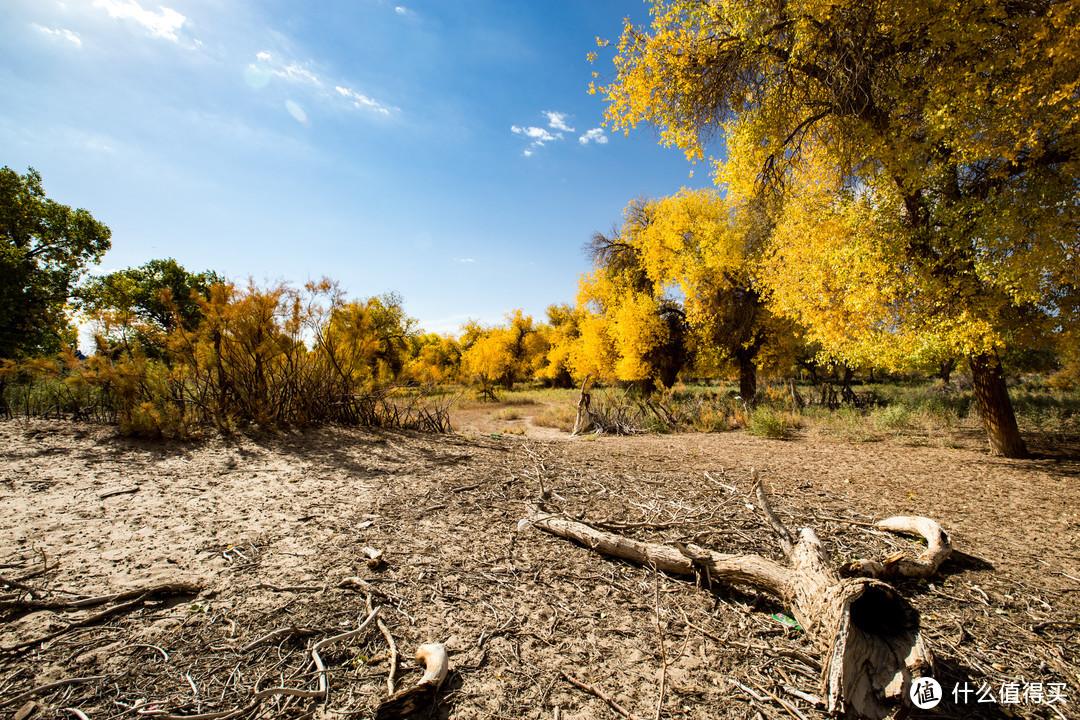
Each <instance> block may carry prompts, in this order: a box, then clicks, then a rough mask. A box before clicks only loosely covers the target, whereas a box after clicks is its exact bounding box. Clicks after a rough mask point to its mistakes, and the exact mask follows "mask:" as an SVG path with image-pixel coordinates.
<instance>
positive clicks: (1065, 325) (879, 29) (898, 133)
mask: <svg viewBox="0 0 1080 720" xmlns="http://www.w3.org/2000/svg"><path fill="white" fill-rule="evenodd" d="M652 5H653V8H652V13H653V20H652V27H651V28H650V29H648V30H641V29H638V28H635V27H632V26H629V25H628V26H627V27H626V29H625V31H624V33H623V36H622V41H621V44H620V46H619V54H618V56H617V58H616V60H615V62H616V71H617V77H616V79H615V80H614V81H613V82H612V83H611V84H610V85H608V86H607V87H606V88H604V92H605V93H606V95H607V98H608V102H609V105H608V117H609V119H610V120H612V121H613V122H614V124H615V125H616V126H619V127H622V128H625V129H629V128H630V127H632V126H634V125H636V124H638V123H640V122H648V123H652V124H654V125H656V126H658V127H659V129H660V132H661V135H662V139H663V140H664V141H666V142H668V143H670V144H674V145H678V146H679V147H680V148H682V149H683V150H684V151H685V152H686V153H687V154H688V155H689V156H691V157H695V158H700V157H703V156H704V148H705V146H706V144H707V143H708V142H709V140H710V138H712V137H715V136H717V135H719V134H723V136H724V139H725V144H726V151H727V159H726V160H725V162H724V163H722V164H718V168H717V169H718V171H719V179H720V180H722V181H724V182H725V183H727V185H728V191H729V192H731V193H734V194H736V195H740V196H743V197H753V196H754V195H755V193H757V192H758V191H760V190H762V189H764V188H767V189H770V190H772V191H774V192H775V193H777V194H778V195H780V194H782V196H783V201H784V211H783V212H784V216H783V217H779V218H778V225H777V230H776V234H775V238H774V240H773V242H774V243H775V247H776V253H777V254H776V256H775V259H776V260H777V262H775V263H774V264H773V269H774V272H772V273H771V274H770V276H769V278H768V281H769V284H770V285H771V286H772V287H773V289H774V290H775V291H776V292H777V294H778V295H779V296H780V297H778V299H777V302H778V305H780V306H783V307H785V308H786V312H787V313H788V314H789V315H790V316H791V317H793V318H795V319H796V320H798V321H799V322H800V323H801V324H803V325H804V326H805V327H806V328H807V333H808V339H809V340H810V341H812V342H813V341H818V342H821V343H822V345H823V346H824V348H825V349H826V351H828V352H830V353H832V354H833V355H834V356H836V357H837V358H838V359H841V360H845V361H848V362H849V364H852V365H861V364H872V365H879V366H884V367H888V366H890V365H896V364H899V363H900V362H901V361H902V360H904V358H903V357H902V356H903V355H904V354H905V352H906V353H908V354H910V355H911V360H912V361H913V362H925V361H927V360H931V359H933V358H942V357H948V356H949V355H951V354H956V355H960V356H963V357H966V358H967V360H968V365H969V367H970V369H971V373H972V377H973V381H974V386H975V395H976V398H977V401H978V406H979V410H980V414H981V416H982V418H983V423H984V426H985V429H986V431H987V435H988V438H989V441H990V448H991V452H993V453H994V454H1000V455H1005V456H1008V457H1023V456H1025V455H1026V454H1027V450H1026V447H1025V445H1024V442H1023V439H1022V438H1021V436H1020V434H1019V431H1018V429H1017V425H1016V419H1015V416H1014V414H1013V409H1012V405H1011V402H1010V400H1009V396H1008V393H1007V389H1006V386H1005V378H1004V373H1003V372H1002V366H1001V360H1000V357H1001V353H1002V351H1003V350H1004V349H1006V348H1008V347H1010V346H1011V345H1015V344H1017V343H1022V342H1024V339H1025V338H1031V337H1041V338H1042V341H1043V342H1048V343H1056V342H1058V341H1060V340H1065V339H1068V338H1072V339H1073V341H1075V338H1076V333H1075V330H1074V329H1073V326H1074V325H1075V323H1076V322H1077V319H1076V318H1075V317H1074V316H1071V315H1070V313H1069V312H1067V309H1068V308H1070V307H1074V306H1075V303H1076V300H1075V296H1076V294H1077V289H1078V287H1080V277H1078V272H1077V268H1078V267H1080V264H1078V263H1077V261H1076V258H1077V257H1080V231H1078V230H1080V222H1078V217H1077V210H1078V205H1080V202H1078V199H1080V193H1078V192H1077V187H1078V182H1080V113H1078V112H1077V110H1076V107H1077V106H1076V103H1077V98H1078V95H1080V30H1078V28H1080V5H1078V4H1077V3H1075V2H1053V1H1049V0H1032V1H1031V2H1021V3H1016V2H1011V0H971V1H970V2H963V3H957V2H944V1H942V0H930V1H929V2H925V1H923V2H915V1H914V0H892V1H883V2H871V3H866V2H862V1H861V0H829V1H828V2H825V1H823V0H802V1H800V2H761V3H746V2H739V1H737V0H715V1H713V0H710V1H706V0H653V3H652ZM1031 322H1035V323H1038V324H1039V326H1040V327H1038V328H1037V330H1038V332H1034V333H1033V332H1032V330H1033V328H1032V327H1031V326H1030V325H1029V323H1031ZM875 349H876V350H875ZM862 361H870V362H867V363H864V362H862Z"/></svg>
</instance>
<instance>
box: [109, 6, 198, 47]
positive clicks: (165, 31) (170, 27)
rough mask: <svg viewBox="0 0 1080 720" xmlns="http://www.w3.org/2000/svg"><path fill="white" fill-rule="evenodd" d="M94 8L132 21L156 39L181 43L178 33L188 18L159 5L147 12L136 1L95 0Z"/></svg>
mask: <svg viewBox="0 0 1080 720" xmlns="http://www.w3.org/2000/svg"><path fill="white" fill-rule="evenodd" d="M94 7H96V8H100V9H102V10H104V11H105V12H107V13H109V17H112V18H117V19H121V20H131V21H133V22H135V23H137V24H138V25H141V26H142V27H143V29H145V30H147V31H148V32H149V33H150V34H151V35H153V36H154V37H159V38H164V39H166V40H172V41H173V42H179V40H180V36H179V35H177V33H176V31H177V30H179V29H180V28H181V27H183V25H184V23H185V22H186V21H187V18H186V17H184V16H183V15H181V14H180V13H178V12H177V11H176V10H173V9H172V8H167V7H165V6H164V5H159V6H158V9H157V10H156V11H154V10H147V9H146V8H144V7H143V6H142V5H140V4H139V3H138V2H136V0H94Z"/></svg>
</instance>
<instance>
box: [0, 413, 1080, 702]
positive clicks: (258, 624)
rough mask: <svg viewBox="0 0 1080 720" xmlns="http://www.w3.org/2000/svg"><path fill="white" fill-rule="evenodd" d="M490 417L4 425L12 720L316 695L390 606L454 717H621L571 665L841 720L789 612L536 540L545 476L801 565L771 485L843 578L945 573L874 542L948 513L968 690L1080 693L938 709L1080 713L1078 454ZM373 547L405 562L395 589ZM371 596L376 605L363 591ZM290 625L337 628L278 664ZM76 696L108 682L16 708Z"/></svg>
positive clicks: (612, 515)
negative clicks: (374, 563)
mask: <svg viewBox="0 0 1080 720" xmlns="http://www.w3.org/2000/svg"><path fill="white" fill-rule="evenodd" d="M489 422H490V421H488V420H485V419H484V417H482V413H477V414H476V416H475V417H472V418H464V419H462V421H461V422H459V427H461V428H462V431H461V432H460V433H458V434H454V435H448V436H425V435H418V434H410V433H388V432H371V431H365V430H360V429H342V428H323V429H318V430H311V431H305V432H302V433H299V432H298V433H277V434H265V433H252V434H245V435H234V436H228V437H217V436H215V437H208V438H206V439H204V440H201V441H198V442H194V443H168V442H162V443H151V442H142V441H136V440H130V439H123V438H119V437H117V436H116V434H115V431H114V430H113V429H112V428H108V427H101V426H91V425H81V424H72V423H68V422H46V421H41V422H32V423H29V424H27V423H25V422H21V421H9V422H4V423H0V577H2V578H3V582H2V583H0V588H2V589H0V598H3V600H4V603H0V607H3V608H4V609H3V611H2V615H0V619H2V621H3V622H2V624H0V646H3V647H4V648H6V650H0V715H2V714H3V713H8V714H9V716H12V717H14V716H15V714H16V712H17V711H19V710H20V708H21V709H22V710H23V711H24V712H29V713H30V715H29V716H30V717H41V718H54V717H55V718H75V717H78V715H77V714H76V713H75V712H74V711H73V710H72V708H73V709H76V710H78V711H80V712H81V713H83V714H84V715H85V716H87V717H90V718H93V719H94V720H99V719H101V718H117V717H139V716H140V715H141V716H145V717H154V716H156V717H167V716H168V715H174V716H185V715H196V714H210V713H215V712H226V711H230V710H233V709H237V708H243V707H245V706H247V705H248V704H249V703H250V701H251V698H252V694H253V692H254V691H256V690H257V689H265V688H267V687H272V686H282V687H292V688H304V689H308V690H310V689H314V688H315V687H317V677H316V674H315V673H314V672H313V667H312V666H311V665H310V664H309V660H310V652H309V649H310V645H311V643H312V642H314V641H317V640H319V639H321V638H324V637H328V636H330V635H333V634H335V633H337V632H341V631H343V630H348V629H351V628H354V627H356V624H357V622H358V620H360V619H362V618H363V617H365V616H366V615H367V603H368V602H369V601H370V602H372V603H373V604H374V605H382V606H385V607H384V609H383V611H382V613H381V615H380V617H381V618H382V620H383V622H384V625H385V628H386V631H387V632H388V633H389V634H390V636H391V637H393V638H394V640H395V642H396V646H397V647H398V648H399V649H400V652H401V654H402V655H403V656H407V655H409V654H411V653H412V651H413V650H414V649H415V647H416V646H417V645H418V644H419V643H423V642H432V641H436V642H444V643H446V645H447V648H448V650H449V652H450V662H451V670H452V672H451V676H450V679H449V681H448V684H447V686H446V688H445V689H444V692H443V693H442V694H441V696H440V701H439V706H438V708H437V715H438V716H441V717H453V718H554V717H560V718H564V719H566V720H574V719H577V720H580V719H584V718H610V717H617V715H615V713H614V711H613V710H612V709H611V708H610V707H609V706H608V705H607V704H606V703H605V702H604V701H603V700H601V699H600V698H599V697H597V696H596V695H594V694H592V693H589V692H585V691H583V690H581V689H579V688H577V687H575V686H573V685H571V684H570V683H569V682H567V681H566V680H565V678H564V677H563V676H562V674H561V673H563V672H565V673H567V674H570V675H572V676H573V677H575V678H576V679H578V680H580V681H581V682H584V683H587V684H591V685H592V686H593V687H595V688H596V689H598V690H600V691H601V692H603V693H605V694H607V695H608V696H610V697H611V698H612V699H613V700H615V701H616V702H617V703H619V704H620V705H621V706H622V707H623V708H625V709H627V710H628V711H629V712H630V713H632V714H634V715H635V716H638V717H650V718H651V717H657V705H658V701H660V700H662V704H661V707H660V710H661V712H660V714H659V717H664V718H716V717H719V718H754V717H759V713H760V715H762V716H764V717H766V718H770V719H771V718H780V717H798V715H795V714H793V712H792V710H791V709H790V708H794V710H795V712H798V713H801V714H802V716H803V717H806V718H820V717H825V714H824V713H823V711H822V710H821V709H819V708H817V707H815V706H813V705H812V704H811V703H810V702H808V701H807V700H806V699H805V698H802V697H799V696H798V695H797V694H796V693H793V692H792V689H794V690H796V691H801V692H804V693H811V694H812V693H815V692H817V680H816V674H815V673H814V671H813V669H812V668H810V667H808V666H807V665H806V664H805V663H801V662H799V661H796V660H793V659H792V656H791V654H790V653H786V654H785V653H784V652H783V651H784V650H791V651H795V652H796V653H804V654H805V653H812V650H811V649H810V647H809V645H808V644H807V643H806V642H805V640H804V638H802V637H801V636H800V635H801V633H800V632H799V631H798V630H794V629H790V628H788V627H786V626H785V625H783V624H782V623H781V622H779V621H777V620H776V619H774V617H773V615H774V614H776V613H779V612H782V611H783V608H782V607H780V606H779V605H777V603H776V602H775V601H773V600H772V599H771V598H769V597H767V596H762V595H758V594H756V593H754V592H752V591H745V592H744V591H739V590H727V589H721V590H718V591H715V592H710V591H709V590H707V589H704V588H701V587H698V586H696V585H695V584H694V583H693V582H692V581H685V580H683V579H679V578H674V577H666V576H661V577H659V578H658V577H657V576H656V575H655V574H654V573H652V572H651V571H650V570H647V569H643V568H640V567H637V566H634V565H632V564H629V563H625V562H621V561H615V560H611V559H607V558H604V557H601V556H599V555H596V554H594V553H592V552H590V551H589V550H588V549H586V548H583V547H580V546H577V545H574V544H572V543H570V542H568V541H566V540H562V539H559V538H556V537H553V536H550V535H547V534H545V533H542V532H540V531H538V530H535V529H530V528H523V529H521V530H520V532H519V526H518V522H519V520H520V519H521V518H522V517H524V515H525V513H526V503H527V502H528V501H529V500H531V499H532V498H535V497H536V496H537V494H538V492H539V480H538V474H539V477H540V478H542V479H543V481H544V484H545V486H546V488H547V489H550V490H552V491H553V493H554V497H556V498H558V503H559V504H560V505H561V506H562V508H563V509H564V510H565V511H566V512H568V513H569V514H571V515H573V516H581V517H584V519H585V520H586V521H589V520H617V521H627V522H649V523H667V524H668V527H666V528H664V529H662V530H640V531H635V532H634V536H635V537H638V538H640V539H647V540H654V541H666V542H670V541H687V540H691V541H693V542H697V543H699V544H702V545H706V546H710V547H713V548H715V549H718V550H722V551H730V552H743V551H745V552H758V553H762V554H766V555H768V556H770V557H774V558H777V559H779V557H780V556H779V551H778V549H777V548H776V544H775V542H774V541H773V539H772V536H771V534H770V532H769V530H768V529H767V527H766V525H765V524H764V521H763V520H762V518H761V516H760V513H759V512H758V510H757V509H756V508H754V507H753V502H752V499H751V497H750V495H749V490H750V488H749V471H750V468H752V467H754V468H757V469H758V471H759V472H760V473H761V475H762V477H763V478H764V479H765V481H766V482H767V484H768V485H769V487H770V490H771V492H772V494H773V497H774V505H775V507H776V509H777V512H778V514H779V515H780V517H781V519H782V520H784V521H785V522H786V523H787V524H788V525H789V526H790V527H792V528H793V529H794V528H799V527H814V528H815V529H816V530H817V531H818V532H819V533H820V534H821V535H822V537H823V538H824V539H825V540H826V543H827V544H828V546H829V547H830V549H831V551H832V552H833V554H834V556H835V557H836V558H837V559H838V560H844V559H848V558H851V557H872V556H880V555H883V554H886V553H888V552H890V551H892V550H894V549H897V548H899V549H906V550H909V551H913V552H915V553H917V552H918V546H916V545H915V544H914V543H912V542H911V541H908V540H904V539H900V538H894V537H890V536H887V535H884V534H881V533H877V532H874V531H870V530H867V529H866V528H864V527H862V526H860V525H852V524H850V523H851V522H867V521H871V520H874V519H880V518H882V517H886V516H889V515H900V514H918V515H926V516H929V517H932V518H935V519H937V520H938V521H939V522H941V523H942V524H943V525H944V526H945V528H946V529H947V530H948V531H949V533H950V534H951V535H952V538H953V541H954V544H955V546H956V547H957V548H958V549H959V550H962V551H963V552H965V553H967V554H969V555H972V556H976V557H977V558H981V560H982V561H983V562H979V561H972V560H968V561H965V562H962V563H949V564H947V565H946V566H945V567H943V569H942V572H941V574H940V575H939V577H936V578H934V579H932V580H931V582H929V583H927V582H915V581H912V582H907V583H904V584H903V585H902V586H901V589H902V591H903V593H904V594H905V595H906V596H908V597H909V598H910V599H911V600H912V602H913V603H914V605H915V606H916V607H917V608H918V609H919V610H920V612H921V613H922V614H923V623H924V630H925V633H926V635H927V637H928V638H929V640H930V642H931V644H932V646H933V649H934V651H935V653H936V655H937V659H938V665H937V668H936V672H935V675H936V676H937V677H938V678H939V680H940V681H941V683H942V685H943V686H944V687H945V689H946V694H948V693H949V690H951V689H952V688H953V687H954V686H956V685H957V684H960V683H968V684H969V685H970V686H971V687H973V688H978V687H980V686H986V687H987V688H989V689H990V690H992V691H993V692H994V694H995V696H996V695H997V694H998V693H999V692H1000V689H1001V688H1002V687H1003V686H1010V685H1014V686H1017V687H1020V688H1028V689H1029V690H1031V688H1032V687H1033V686H1035V685H1036V684H1037V685H1038V687H1039V688H1040V689H1043V690H1045V691H1047V692H1050V691H1051V690H1052V691H1053V692H1054V693H1056V696H1057V697H1061V698H1064V702H1055V703H1053V704H1048V703H1045V702H1043V703H1036V702H1034V696H1033V695H1032V696H1029V698H1028V699H1025V700H1024V701H1022V702H1018V703H1005V704H1003V703H1001V702H999V701H997V700H995V702H983V703H978V702H977V698H976V696H975V695H972V696H971V697H970V699H969V701H968V702H967V703H966V704H964V703H956V702H953V699H952V698H951V697H947V698H946V701H945V702H943V703H942V705H940V706H939V707H938V708H937V710H935V711H932V712H930V713H928V714H927V716H932V717H972V716H979V717H1040V718H1043V717H1045V718H1056V717H1080V711H1078V710H1077V709H1076V708H1077V707H1078V706H1080V674H1078V673H1080V665H1078V663H1077V657H1076V649H1077V647H1078V639H1080V624H1078V621H1080V602H1078V593H1080V579H1078V578H1080V503H1078V502H1077V499H1078V495H1080V459H1078V456H1077V455H1076V453H1075V452H1074V450H1069V449H1062V448H1054V447H1049V446H1046V447H1042V446H1039V445H1038V444H1036V450H1037V451H1039V453H1040V455H1039V456H1038V457H1037V458H1036V459H1034V460H1030V461H1010V460H1001V459H995V458H990V457H988V456H987V455H986V454H985V453H984V451H983V447H982V443H981V442H980V440H979V438H978V437H977V436H973V437H972V438H971V440H970V442H968V443H966V446H963V447H960V448H943V447H911V446H905V445H902V444H894V443H888V442H879V443H864V444H853V443H845V442H841V441H837V440H834V439H829V438H820V437H810V436H805V437H796V438H795V439H793V440H786V441H778V440H766V439H761V438H755V437H751V436H748V435H745V434H743V433H741V432H729V433H720V434H695V435H667V436H642V437H630V438H613V437H599V438H596V437H587V438H575V439H570V438H567V437H566V435H565V434H564V433H561V432H559V431H557V430H552V429H550V428H537V427H535V426H533V425H532V424H531V423H529V422H528V421H527V420H521V421H517V426H521V427H523V429H524V432H525V433H526V434H524V435H517V434H508V433H504V432H501V430H503V429H505V428H504V427H495V426H493V425H490V424H489ZM502 425H504V426H505V425H506V423H502ZM136 488H137V489H136ZM115 491H127V492H123V493H121V494H114V495H111V496H110V495H109V494H110V493H113V492H115ZM364 548H374V549H377V550H381V551H382V552H384V553H385V555H384V558H385V560H386V562H385V564H384V565H382V566H380V567H377V568H371V567H369V566H368V564H367V563H366V562H365V557H364ZM991 565H992V567H991ZM349 577H360V578H363V579H365V580H366V581H367V583H368V585H367V586H366V587H365V586H361V587H359V589H358V588H357V587H351V588H350V587H344V588H343V587H339V584H340V583H341V581H342V580H343V579H345V578H349ZM176 582H189V583H194V584H197V585H198V586H199V588H200V589H199V590H197V591H195V592H192V593H189V594H185V595H180V596H177V597H164V596H150V597H146V598H142V599H140V600H139V601H138V602H136V603H134V604H133V605H132V606H131V607H128V608H122V609H121V610H120V611H118V612H115V613H113V614H111V615H108V616H105V617H101V618H100V619H92V621H91V622H90V624H88V625H86V626H85V627H76V628H73V629H71V630H69V631H68V632H65V633H63V634H60V635H58V636H57V637H55V638H53V639H51V640H48V641H45V642H38V643H33V642H32V641H34V640H35V639H37V638H42V637H45V636H46V635H49V634H52V633H55V632H56V631H58V630H61V629H64V628H65V627H66V625H67V623H72V622H78V621H80V620H86V619H88V618H92V616H93V615H94V614H95V613H101V612H102V610H104V609H108V608H110V607H115V604H116V603H118V602H120V601H119V600H118V601H116V602H115V603H113V604H108V603H106V604H101V605H95V606H92V607H90V606H88V607H86V608H82V609H68V610H64V609H55V608H54V609H48V608H42V609H34V608H32V607H29V606H30V605H31V604H32V603H30V602H29V601H30V600H33V599H34V598H33V596H32V595H31V593H30V592H29V591H28V590H26V589H27V588H29V589H31V590H33V593H34V595H36V596H37V598H38V600H40V601H42V602H45V601H64V602H69V601H71V600H75V599H78V598H82V597H87V596H96V595H103V594H107V593H116V592H121V591H124V590H130V589H145V588H150V587H153V586H155V585H159V584H161V583H176ZM19 586H22V587H19ZM286 588H292V589H286ZM39 604H40V603H39ZM1041 623H1051V624H1041ZM289 628H293V629H295V630H298V631H310V632H311V634H309V635H304V634H303V632H300V633H297V634H294V635H287V634H281V635H278V636H275V637H273V638H271V639H270V640H268V641H265V642H263V643H261V644H259V645H257V646H254V647H249V646H250V645H251V644H252V643H253V641H255V640H257V639H259V638H262V637H264V636H266V635H267V633H270V632H271V631H274V630H279V629H286V630H287V629H289ZM1033 628H1034V629H1033ZM21 643H30V644H29V645H28V646H27V647H23V648H19V649H15V650H13V649H12V648H14V647H15V646H17V645H19V644H21ZM387 653H388V643H387V640H386V639H385V637H384V635H383V634H382V633H381V632H379V631H378V630H377V629H372V631H371V632H370V633H367V634H362V635H360V636H358V637H355V638H352V639H349V640H348V641H345V642H342V643H340V644H339V645H335V646H333V647H331V648H328V649H327V651H324V653H323V659H324V660H325V661H326V664H327V667H328V673H329V679H330V694H329V699H328V701H327V703H326V704H325V706H316V705H315V703H314V702H313V701H311V700H309V699H305V698H298V697H293V696H285V695H275V696H272V697H270V698H268V699H266V700H264V701H263V702H261V703H260V704H258V705H257V706H256V707H255V708H254V709H253V710H251V711H250V712H248V713H246V714H245V715H243V716H244V717H306V716H310V715H311V713H313V712H314V713H315V714H318V715H320V716H325V717H346V716H348V715H347V714H349V713H352V714H353V716H356V717H370V716H371V715H372V713H373V708H374V707H375V706H376V705H377V704H378V702H379V701H380V700H381V699H383V698H384V697H385V695H386V693H387V682H386V677H387V673H388V669H389V663H388V660H387ZM665 661H666V666H665V667H664V669H663V671H662V670H661V664H662V663H663V662H665ZM397 674H398V676H399V684H402V683H404V684H408V683H409V682H410V681H413V680H415V679H416V678H417V677H418V674H417V671H416V670H414V669H412V668H411V663H410V662H409V661H408V660H407V657H403V659H402V661H401V663H400V669H399V670H398V671H397ZM73 678H75V679H82V678H89V679H85V680H79V681H77V682H71V683H69V684H66V685H63V686H60V687H58V688H55V689H52V690H46V691H44V692H41V693H38V694H36V695H34V696H33V697H32V698H30V699H22V700H18V702H14V703H11V702H10V701H11V700H14V699H17V697H18V696H19V695H20V694H22V693H24V692H25V691H28V690H31V689H33V688H37V687H39V686H41V685H44V684H47V683H50V682H55V681H60V680H65V679H68V680H70V679H73ZM736 683H740V684H741V685H742V686H743V688H749V689H750V690H752V691H754V692H755V693H757V694H758V695H759V697H760V698H763V699H755V698H753V697H752V696H751V695H750V694H749V693H748V692H747V691H746V690H745V689H743V688H740V687H739V685H737V684H736ZM661 686H662V687H663V692H661ZM755 688H756V689H755ZM1031 692H1034V691H1033V690H1031ZM770 694H771V696H773V697H775V698H779V700H782V701H784V702H786V703H787V704H788V706H789V708H788V709H785V707H784V706H783V704H782V703H781V702H779V701H774V700H773V699H772V697H770ZM1044 699H1045V698H1044ZM31 701H32V702H33V704H32V705H30V704H28V703H29V702H31ZM5 703H10V704H6V706H5V705H4V704H5ZM340 713H346V715H341V714H340ZM914 716H919V713H918V712H916V713H915V714H914Z"/></svg>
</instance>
